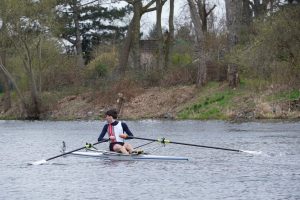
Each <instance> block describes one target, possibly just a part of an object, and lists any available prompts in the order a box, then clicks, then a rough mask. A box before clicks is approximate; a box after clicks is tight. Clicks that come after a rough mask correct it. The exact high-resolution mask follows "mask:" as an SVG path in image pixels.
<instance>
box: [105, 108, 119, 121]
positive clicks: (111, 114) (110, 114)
mask: <svg viewBox="0 0 300 200" xmlns="http://www.w3.org/2000/svg"><path fill="white" fill-rule="evenodd" d="M117 118H118V112H117V111H116V110H115V109H111V110H108V111H106V113H105V119H106V121H107V122H108V123H112V122H113V121H114V120H115V119H117Z"/></svg>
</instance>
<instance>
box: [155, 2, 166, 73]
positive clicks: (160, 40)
mask: <svg viewBox="0 0 300 200" xmlns="http://www.w3.org/2000/svg"><path fill="white" fill-rule="evenodd" d="M161 12H162V4H161V0H156V31H157V36H158V52H157V53H158V54H157V66H158V69H159V70H163V69H164V51H163V48H164V37H163V33H162V27H161Z"/></svg>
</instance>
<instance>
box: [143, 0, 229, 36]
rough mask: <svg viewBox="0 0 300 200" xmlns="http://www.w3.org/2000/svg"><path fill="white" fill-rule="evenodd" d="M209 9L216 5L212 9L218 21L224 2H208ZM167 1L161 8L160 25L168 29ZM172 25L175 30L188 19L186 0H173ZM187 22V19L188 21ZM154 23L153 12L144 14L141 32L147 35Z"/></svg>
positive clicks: (221, 0)
mask: <svg viewBox="0 0 300 200" xmlns="http://www.w3.org/2000/svg"><path fill="white" fill-rule="evenodd" d="M209 3H210V4H209V8H211V7H212V6H213V5H214V4H216V5H217V7H216V8H215V9H214V13H215V14H216V15H217V17H218V20H220V19H221V18H222V17H223V16H224V13H225V4H224V0H210V1H209ZM169 4H170V3H169V1H167V2H166V4H165V5H164V7H163V12H162V25H163V26H164V27H166V28H167V27H168V20H169V19H168V18H169V9H170V8H169ZM174 12H175V14H174V15H175V16H174V24H175V29H176V25H179V24H182V23H184V21H187V20H186V18H190V17H189V8H188V6H187V0H175V3H174ZM188 20H189V19H188ZM155 23H156V13H155V11H153V12H151V13H146V14H144V15H143V17H142V21H141V31H142V32H144V33H148V32H149V30H150V29H151V28H152V25H153V24H155Z"/></svg>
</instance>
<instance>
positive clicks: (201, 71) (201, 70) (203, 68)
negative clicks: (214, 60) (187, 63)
mask: <svg viewBox="0 0 300 200" xmlns="http://www.w3.org/2000/svg"><path fill="white" fill-rule="evenodd" d="M188 4H189V8H190V12H191V18H192V22H193V24H194V28H195V31H196V39H197V45H196V48H197V51H196V53H197V57H198V59H199V61H198V67H197V82H196V84H197V86H198V87H201V86H204V85H205V84H206V82H207V65H206V59H207V58H206V50H205V46H204V45H205V43H204V41H205V34H204V33H203V30H202V22H201V17H200V15H199V13H198V9H197V8H196V3H195V1H194V0H188Z"/></svg>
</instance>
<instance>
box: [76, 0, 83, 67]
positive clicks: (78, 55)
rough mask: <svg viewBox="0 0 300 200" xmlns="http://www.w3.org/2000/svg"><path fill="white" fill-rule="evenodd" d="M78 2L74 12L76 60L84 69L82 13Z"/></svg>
mask: <svg viewBox="0 0 300 200" xmlns="http://www.w3.org/2000/svg"><path fill="white" fill-rule="evenodd" d="M77 3H78V2H77V1H75V2H74V4H73V10H74V24H75V31H76V41H75V48H76V58H77V66H78V67H79V68H80V69H82V68H83V67H84V59H83V53H82V41H81V34H80V24H79V20H80V11H79V7H78V5H77Z"/></svg>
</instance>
